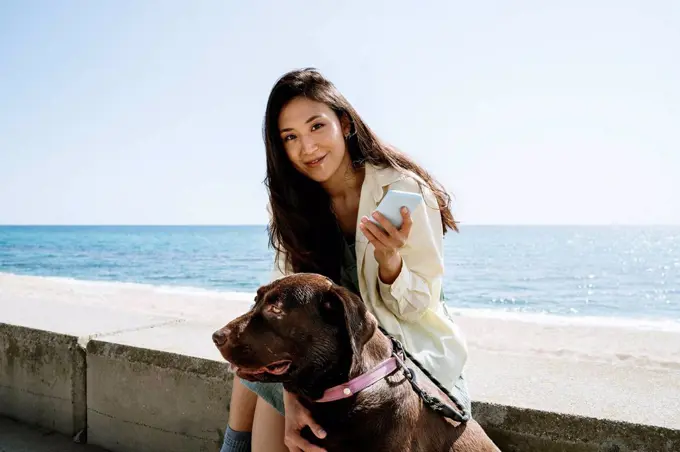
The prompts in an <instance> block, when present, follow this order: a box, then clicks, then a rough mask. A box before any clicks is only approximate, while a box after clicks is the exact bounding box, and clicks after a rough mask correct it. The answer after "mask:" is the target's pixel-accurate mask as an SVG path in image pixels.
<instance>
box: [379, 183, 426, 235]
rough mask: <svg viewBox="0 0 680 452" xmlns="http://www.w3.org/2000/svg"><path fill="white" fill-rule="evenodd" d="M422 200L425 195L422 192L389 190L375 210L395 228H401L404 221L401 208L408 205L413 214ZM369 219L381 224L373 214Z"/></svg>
mask: <svg viewBox="0 0 680 452" xmlns="http://www.w3.org/2000/svg"><path fill="white" fill-rule="evenodd" d="M421 202H423V195H421V194H420V193H413V192H410V191H400V190H389V191H388V192H387V193H386V194H385V196H384V197H383V199H382V200H381V201H380V204H378V207H376V209H375V211H374V212H380V213H381V214H382V215H383V216H384V217H385V218H386V219H387V220H388V221H389V222H390V223H392V225H394V227H395V228H397V229H399V228H400V227H401V224H402V223H403V218H402V217H401V208H402V207H406V208H407V209H408V211H409V213H411V214H413V211H414V210H415V209H416V207H418V204H420V203H421ZM369 220H371V221H372V222H373V223H375V224H377V225H378V226H380V223H378V220H376V219H375V218H373V216H370V217H369ZM381 227H382V226H381Z"/></svg>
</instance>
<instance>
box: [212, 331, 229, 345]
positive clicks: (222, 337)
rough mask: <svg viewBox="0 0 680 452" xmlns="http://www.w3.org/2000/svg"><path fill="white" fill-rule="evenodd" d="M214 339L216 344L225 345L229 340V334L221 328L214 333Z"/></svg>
mask: <svg viewBox="0 0 680 452" xmlns="http://www.w3.org/2000/svg"><path fill="white" fill-rule="evenodd" d="M212 339H213V342H214V343H215V345H217V346H218V347H219V346H220V345H224V343H225V342H227V335H226V334H225V332H224V331H222V330H221V329H220V330H217V331H215V332H214V333H213V335H212Z"/></svg>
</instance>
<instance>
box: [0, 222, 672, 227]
mask: <svg viewBox="0 0 680 452" xmlns="http://www.w3.org/2000/svg"><path fill="white" fill-rule="evenodd" d="M457 224H458V226H463V227H465V226H494V227H498V226H504V227H515V226H522V227H527V226H554V227H566V226H568V227H582V226H616V227H628V226H630V227H642V226H646V227H680V223H461V222H458V223H457ZM267 226H268V225H267V223H0V227H267Z"/></svg>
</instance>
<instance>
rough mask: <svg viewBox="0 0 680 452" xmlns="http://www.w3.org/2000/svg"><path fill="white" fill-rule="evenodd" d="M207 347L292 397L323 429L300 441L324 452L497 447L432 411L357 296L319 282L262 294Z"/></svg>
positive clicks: (297, 279) (293, 279) (283, 284)
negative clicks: (280, 385) (321, 435)
mask: <svg viewBox="0 0 680 452" xmlns="http://www.w3.org/2000/svg"><path fill="white" fill-rule="evenodd" d="M213 341H214V343H215V345H216V346H217V347H218V348H219V350H220V352H221V354H222V356H223V357H224V358H225V359H226V360H227V361H228V362H229V363H230V364H231V365H232V366H233V368H234V369H235V372H236V374H237V375H238V376H239V377H241V378H243V379H245V380H249V381H262V382H281V383H283V386H284V388H285V389H286V390H287V391H289V392H291V393H294V394H297V395H298V397H299V398H300V401H301V403H302V404H303V405H304V406H305V407H306V408H307V409H309V410H310V412H311V414H312V416H313V418H314V420H315V421H316V422H318V423H319V424H320V425H321V426H323V428H324V429H325V430H326V432H327V435H326V437H325V438H324V439H319V438H317V437H316V436H315V435H314V434H313V433H312V432H311V430H309V429H308V428H305V429H303V431H302V435H303V436H304V437H305V439H307V440H308V441H310V442H311V443H313V444H316V445H318V446H320V447H323V448H325V449H326V450H327V451H328V452H335V451H338V452H339V451H343V452H344V451H357V452H359V451H371V452H373V451H392V452H398V451H403V452H406V451H409V452H411V451H412V452H415V451H418V452H434V451H437V452H440V451H441V452H444V451H446V452H454V451H455V452H492V451H494V452H496V451H498V450H499V449H498V448H497V447H496V446H495V445H494V444H493V442H492V441H491V440H490V439H489V437H488V436H487V435H486V433H485V432H484V431H483V430H482V428H481V427H480V425H479V424H478V423H477V422H475V421H474V420H470V421H468V422H467V423H457V422H454V421H452V420H450V419H447V418H445V417H443V416H441V415H440V414H438V413H436V412H434V411H433V410H431V409H429V408H428V407H427V406H426V405H425V404H424V403H423V401H422V399H421V398H420V397H419V396H418V395H417V393H416V392H415V391H414V390H413V388H412V386H411V384H410V383H409V381H408V379H407V378H406V376H405V375H406V374H405V372H404V371H403V369H402V367H401V366H399V363H398V362H396V361H395V360H394V359H393V358H391V356H392V342H391V341H390V339H389V338H388V337H387V336H385V335H384V334H382V332H381V331H380V329H378V328H377V321H376V319H375V317H373V315H371V314H370V313H369V312H368V311H367V309H366V307H365V306H364V303H363V302H362V301H361V299H360V298H359V297H357V296H356V295H355V294H353V293H352V292H350V291H348V290H347V289H345V288H343V287H341V286H338V285H336V284H333V283H332V282H330V280H328V279H327V278H325V277H323V276H321V275H315V274H295V275H291V276H286V277H284V278H281V279H278V280H276V281H274V282H272V283H270V284H268V285H265V286H262V287H260V288H259V289H258V291H257V296H256V298H255V305H254V306H253V308H252V309H251V310H250V311H248V312H247V313H246V314H244V315H242V316H240V317H238V318H237V319H235V320H233V321H232V322H229V323H228V324H227V325H226V326H224V327H223V328H221V329H219V330H218V331H216V332H215V333H214V334H213Z"/></svg>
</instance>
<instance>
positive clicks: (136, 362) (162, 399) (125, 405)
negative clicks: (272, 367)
mask: <svg viewBox="0 0 680 452" xmlns="http://www.w3.org/2000/svg"><path fill="white" fill-rule="evenodd" d="M210 331H213V330H212V329H210V328H209V327H208V326H207V325H206V326H205V327H202V326H200V325H192V324H175V325H166V326H163V327H159V328H154V329H153V330H145V331H137V332H133V333H128V334H123V335H120V336H112V337H110V338H103V339H99V340H92V341H90V342H89V343H88V345H87V387H88V392H87V417H88V441H89V442H91V443H93V444H97V445H99V446H102V447H104V448H106V449H110V450H112V451H116V452H117V451H121V452H133V451H139V450H148V451H165V452H172V451H177V452H181V451H218V450H219V449H220V446H221V444H222V440H223V437H224V430H225V428H226V425H227V418H228V407H229V397H230V394H231V385H232V381H233V376H232V375H231V373H229V372H228V365H227V364H226V363H224V362H220V361H217V360H213V359H206V358H200V357H196V356H189V355H182V354H178V353H173V352H168V351H162V350H158V349H150V348H141V347H138V346H132V345H128V344H129V343H130V342H138V343H140V342H141V343H144V342H147V343H148V342H149V339H150V338H152V340H154V341H156V342H163V343H165V344H168V343H172V342H171V341H172V340H173V338H174V340H175V341H178V340H179V341H181V342H182V343H183V344H184V345H185V347H187V346H188V345H189V346H190V343H191V339H190V338H191V337H194V338H203V339H204V340H205V341H206V342H208V343H209V342H210V335H209V334H206V332H210ZM191 332H194V333H195V334H193V336H192V335H191V334H190V333H191ZM149 333H151V334H149ZM164 339H165V341H164ZM147 345H148V344H147Z"/></svg>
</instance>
